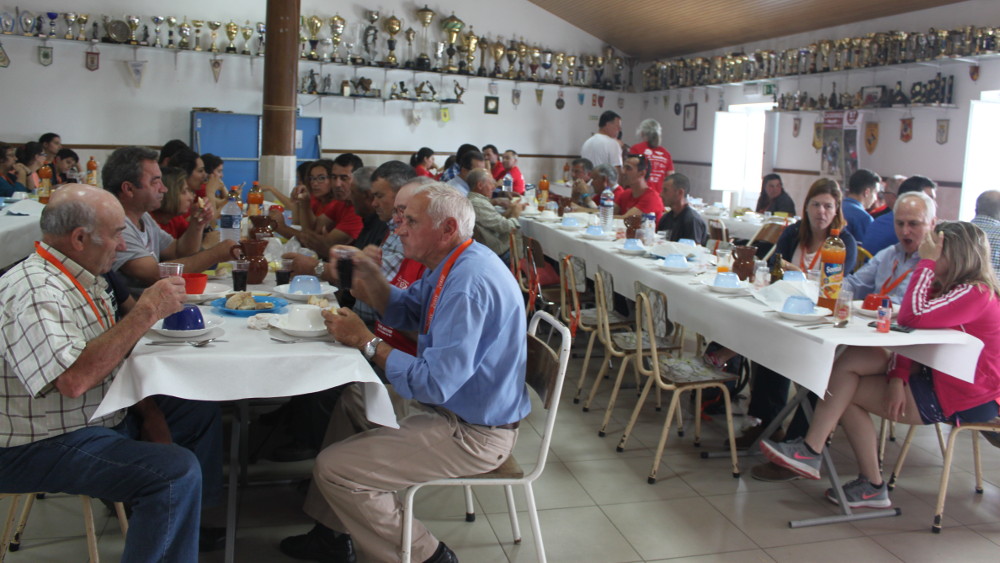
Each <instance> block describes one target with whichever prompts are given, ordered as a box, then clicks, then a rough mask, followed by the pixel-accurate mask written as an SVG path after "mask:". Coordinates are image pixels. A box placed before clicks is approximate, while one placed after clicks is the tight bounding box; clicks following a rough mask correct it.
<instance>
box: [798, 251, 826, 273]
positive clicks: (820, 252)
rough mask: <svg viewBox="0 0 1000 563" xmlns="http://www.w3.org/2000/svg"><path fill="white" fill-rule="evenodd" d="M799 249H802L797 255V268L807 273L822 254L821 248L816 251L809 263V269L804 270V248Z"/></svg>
mask: <svg viewBox="0 0 1000 563" xmlns="http://www.w3.org/2000/svg"><path fill="white" fill-rule="evenodd" d="M799 248H801V249H802V253H801V254H799V266H801V267H802V271H803V272H809V271H811V270H812V269H813V268H815V267H816V260H818V259H819V255H820V254H823V249H822V248H821V249H819V250H817V251H816V254H815V255H814V256H813V259H812V262H810V263H809V267H808V268H806V247H805V246H800V247H799Z"/></svg>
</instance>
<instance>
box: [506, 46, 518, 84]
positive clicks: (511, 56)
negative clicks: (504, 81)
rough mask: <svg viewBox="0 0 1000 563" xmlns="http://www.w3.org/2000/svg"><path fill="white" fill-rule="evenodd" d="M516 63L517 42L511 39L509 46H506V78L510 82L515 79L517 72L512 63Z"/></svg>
mask: <svg viewBox="0 0 1000 563" xmlns="http://www.w3.org/2000/svg"><path fill="white" fill-rule="evenodd" d="M516 62H517V41H516V40H514V39H511V40H510V45H508V46H507V78H509V79H511V80H513V79H514V78H516V77H517V71H515V70H514V63H516Z"/></svg>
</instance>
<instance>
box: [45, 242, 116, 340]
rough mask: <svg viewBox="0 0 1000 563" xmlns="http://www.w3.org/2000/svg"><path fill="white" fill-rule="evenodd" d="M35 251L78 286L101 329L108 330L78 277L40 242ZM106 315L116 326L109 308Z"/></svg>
mask: <svg viewBox="0 0 1000 563" xmlns="http://www.w3.org/2000/svg"><path fill="white" fill-rule="evenodd" d="M35 251H36V252H38V255H39V256H41V257H42V258H44V259H45V260H46V261H47V262H48V263H49V264H52V265H53V266H55V267H56V268H58V269H59V271H60V272H62V273H63V274H65V276H66V277H67V278H69V281H71V282H73V285H75V286H76V289H78V290H79V291H80V293H81V294H83V298H84V299H86V300H87V303H88V304H89V305H90V308H91V309H93V310H94V315H95V316H96V317H97V322H99V323H101V328H103V329H107V328H108V327H106V326H104V319H103V318H102V317H101V313H100V311H99V310H98V309H97V304H96V303H94V300H93V298H91V297H90V294H89V293H87V290H86V289H84V288H83V286H82V285H80V282H79V280H77V279H76V276H74V275H73V274H71V273H69V270H67V269H66V266H64V265H63V263H62V262H60V261H59V259H58V258H56V257H55V256H53V255H52V253H51V252H49V251H48V250H45V249H44V248H42V245H41V243H39V242H38V241H35ZM102 305H103V303H102ZM105 313H107V315H108V322H110V323H111V325H112V326H114V324H115V318H114V315H111V314H110V313H108V312H107V306H105Z"/></svg>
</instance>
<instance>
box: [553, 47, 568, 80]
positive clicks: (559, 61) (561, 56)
mask: <svg viewBox="0 0 1000 563" xmlns="http://www.w3.org/2000/svg"><path fill="white" fill-rule="evenodd" d="M565 62H566V53H562V52H559V53H556V59H555V63H554V64H555V66H556V79H555V83H556V84H562V83H563V77H562V75H563V69H562V67H563V63H565Z"/></svg>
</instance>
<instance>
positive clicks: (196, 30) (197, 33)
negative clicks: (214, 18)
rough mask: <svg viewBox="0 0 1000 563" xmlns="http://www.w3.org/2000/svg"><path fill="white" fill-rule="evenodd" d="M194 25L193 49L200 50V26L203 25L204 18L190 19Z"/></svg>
mask: <svg viewBox="0 0 1000 563" xmlns="http://www.w3.org/2000/svg"><path fill="white" fill-rule="evenodd" d="M191 25H193V26H194V50H195V51H201V50H202V49H201V28H202V26H203V25H205V20H191Z"/></svg>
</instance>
